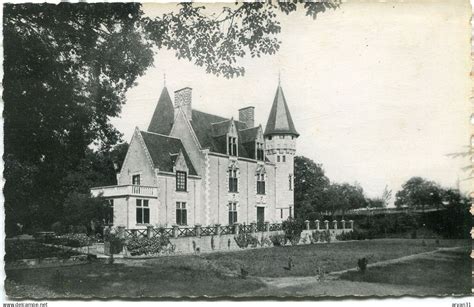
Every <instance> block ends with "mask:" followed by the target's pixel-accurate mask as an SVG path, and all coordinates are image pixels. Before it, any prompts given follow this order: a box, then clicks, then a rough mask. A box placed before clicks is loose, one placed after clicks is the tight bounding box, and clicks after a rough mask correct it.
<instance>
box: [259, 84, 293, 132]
mask: <svg viewBox="0 0 474 307" xmlns="http://www.w3.org/2000/svg"><path fill="white" fill-rule="evenodd" d="M272 134H292V135H295V136H299V134H298V132H296V129H295V125H294V124H293V120H292V119H291V114H290V110H289V109H288V105H287V104H286V99H285V95H284V94H283V89H282V88H281V86H280V85H278V88H277V91H276V94H275V98H274V99H273V105H272V109H271V111H270V115H269V116H268V121H267V125H266V127H265V133H264V135H265V136H267V135H272Z"/></svg>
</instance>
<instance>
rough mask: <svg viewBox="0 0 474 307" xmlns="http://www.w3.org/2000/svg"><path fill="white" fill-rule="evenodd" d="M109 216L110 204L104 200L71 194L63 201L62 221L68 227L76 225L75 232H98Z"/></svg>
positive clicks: (87, 195) (80, 194)
mask: <svg viewBox="0 0 474 307" xmlns="http://www.w3.org/2000/svg"><path fill="white" fill-rule="evenodd" d="M110 214H111V207H110V203H109V202H108V201H107V200H106V199H105V198H102V197H92V196H91V195H90V194H89V193H87V194H82V193H76V192H73V193H71V194H69V195H68V197H67V198H66V200H65V203H64V217H63V221H64V223H65V224H68V225H76V227H75V228H76V229H77V230H78V229H80V228H82V230H86V231H87V230H91V231H92V228H94V230H100V229H101V228H102V227H103V226H104V224H105V223H106V221H107V220H108V219H109V218H110ZM77 230H76V231H77ZM99 232H100V231H99Z"/></svg>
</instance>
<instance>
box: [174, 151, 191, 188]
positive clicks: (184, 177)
mask: <svg viewBox="0 0 474 307" xmlns="http://www.w3.org/2000/svg"><path fill="white" fill-rule="evenodd" d="M170 155H171V156H172V159H173V160H174V166H173V172H174V173H175V176H176V191H179V192H186V191H187V190H188V174H189V168H188V165H187V163H186V159H185V157H184V154H183V152H182V151H181V150H180V151H179V153H175V154H170Z"/></svg>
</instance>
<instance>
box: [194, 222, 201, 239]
mask: <svg viewBox="0 0 474 307" xmlns="http://www.w3.org/2000/svg"><path fill="white" fill-rule="evenodd" d="M194 228H195V229H196V237H198V238H200V237H201V224H196V225H194Z"/></svg>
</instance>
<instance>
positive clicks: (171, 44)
mask: <svg viewBox="0 0 474 307" xmlns="http://www.w3.org/2000/svg"><path fill="white" fill-rule="evenodd" d="M301 2H302V1H301ZM339 2H340V1H339V0H336V1H324V2H304V3H302V4H299V5H297V4H296V3H282V2H270V1H268V2H236V3H235V4H234V6H233V7H232V5H230V4H229V6H224V7H223V8H222V10H221V11H220V12H215V11H214V12H213V11H212V8H211V9H210V10H208V9H206V7H205V6H204V5H202V4H193V3H181V4H180V7H179V11H178V12H177V13H174V12H172V13H168V14H164V15H163V16H161V17H157V18H154V19H150V18H145V19H144V24H145V29H146V31H147V33H148V34H149V38H150V39H151V40H152V41H153V42H154V43H155V44H156V46H157V47H159V48H162V47H164V48H167V49H172V50H175V51H176V56H177V57H178V59H186V60H188V61H192V62H194V64H195V65H197V66H201V67H205V69H206V72H207V73H212V74H215V75H217V76H219V75H223V76H224V77H226V78H232V77H238V76H242V75H243V74H244V72H245V69H244V67H242V66H240V65H238V64H237V59H238V58H242V57H245V56H248V55H250V56H251V57H252V58H253V57H260V56H262V55H271V54H275V53H276V52H277V51H278V49H279V48H280V44H281V42H280V41H279V40H278V37H277V35H278V34H279V33H280V31H281V26H280V22H279V21H278V18H277V14H276V13H278V11H281V12H284V13H286V14H289V13H291V12H294V11H296V10H297V9H298V8H301V7H303V8H304V9H305V10H306V15H307V16H311V17H312V18H316V16H317V15H318V14H319V13H321V12H324V11H325V10H327V9H335V8H336V7H338V5H339Z"/></svg>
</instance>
